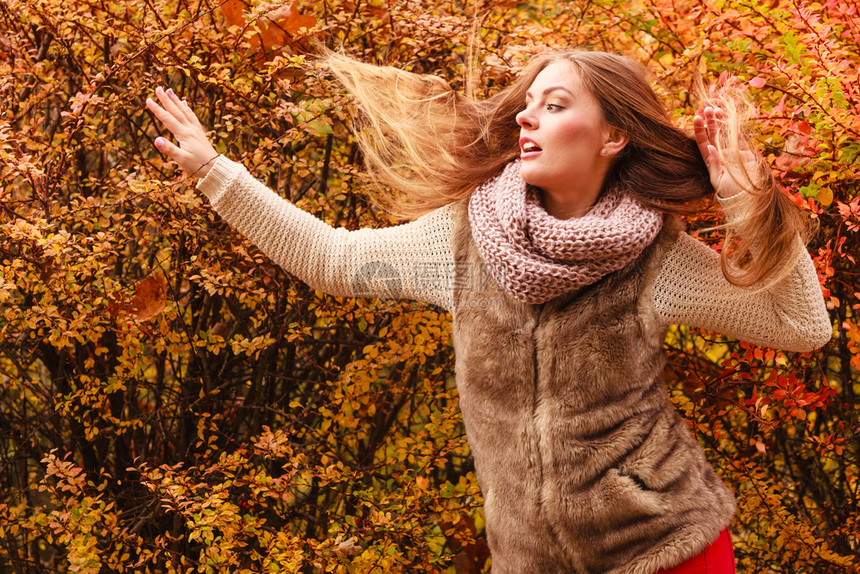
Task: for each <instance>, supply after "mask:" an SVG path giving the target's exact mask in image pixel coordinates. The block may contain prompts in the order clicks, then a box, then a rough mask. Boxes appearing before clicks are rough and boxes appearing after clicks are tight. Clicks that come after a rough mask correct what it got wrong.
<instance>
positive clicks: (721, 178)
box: [693, 106, 760, 197]
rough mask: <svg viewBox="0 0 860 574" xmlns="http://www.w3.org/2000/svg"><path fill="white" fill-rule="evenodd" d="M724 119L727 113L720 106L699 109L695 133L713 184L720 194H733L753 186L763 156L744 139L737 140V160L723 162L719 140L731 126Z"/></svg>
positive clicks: (694, 127)
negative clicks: (760, 156)
mask: <svg viewBox="0 0 860 574" xmlns="http://www.w3.org/2000/svg"><path fill="white" fill-rule="evenodd" d="M725 119H726V118H725V114H724V113H723V110H721V109H720V108H712V107H710V106H708V107H706V108H704V109H699V110H697V111H696V115H695V116H693V134H694V136H695V138H696V143H697V144H698V146H699V152H700V153H701V154H702V158H703V159H704V160H705V165H707V166H708V173H709V174H710V176H711V185H713V186H714V189H715V190H717V194H718V195H719V196H720V197H731V196H733V195H735V194H736V193H740V192H741V191H743V190H744V189H745V188H747V187H750V185H754V182H755V179H756V177H757V175H756V174H757V173H758V170H759V165H760V161H759V160H760V158H759V157H758V156H757V155H756V154H755V153H754V152H753V151H752V150H751V149H750V148H749V146H748V145H747V143H746V141H744V140H743V139H742V138H741V139H739V141H738V142H737V152H738V156H737V161H735V162H731V165H726V164H725V163H723V160H722V159H720V154H719V152H718V151H717V141H718V140H719V139H720V138H721V137H722V136H723V135H724V134H722V133H721V130H726V129H728V128H727V126H726V122H725ZM728 151H729V152H731V151H732V150H731V149H729V150H728Z"/></svg>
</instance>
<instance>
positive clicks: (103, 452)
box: [0, 0, 860, 573]
mask: <svg viewBox="0 0 860 574" xmlns="http://www.w3.org/2000/svg"><path fill="white" fill-rule="evenodd" d="M0 32H2V34H0V93H2V100H0V101H2V115H0V235H2V242H0V272H2V275H0V303H2V315H0V447H2V448H0V480H2V488H0V573H12V572H15V573H25V572H26V573H32V572H53V571H60V572H92V573H96V572H159V573H160V572H308V573H310V572H410V573H411V572H457V573H472V572H475V573H477V572H482V571H487V569H488V568H489V562H488V560H487V558H488V550H487V546H486V542H485V537H484V532H483V522H482V510H481V504H482V500H481V495H480V492H479V489H478V486H477V483H476V480H475V474H474V469H473V465H472V461H471V458H470V454H469V448H468V444H467V443H466V442H465V437H464V433H463V427H462V423H461V420H460V415H459V412H458V409H457V393H456V390H455V387H454V383H453V365H454V362H453V355H452V350H451V341H450V337H451V330H450V317H449V316H448V315H447V314H445V313H443V312H440V310H438V309H436V308H433V307H430V306H427V305H423V304H417V303H412V302H408V301H403V302H397V301H379V300H364V299H344V298H335V297H330V296H327V295H324V294H322V293H319V292H315V291H312V290H311V289H309V288H308V287H307V286H305V285H303V284H302V283H300V282H299V281H297V280H296V279H295V278H293V277H291V276H290V275H289V274H287V273H286V272H284V271H283V270H281V269H279V268H277V267H276V266H274V265H273V264H272V263H271V262H270V261H268V260H267V258H266V257H265V256H264V255H262V254H261V253H260V252H259V251H258V250H257V249H256V248H255V247H253V246H252V245H250V244H249V243H248V242H247V241H245V240H244V239H243V238H242V237H241V236H239V235H238V234H237V233H236V232H234V231H233V230H231V229H230V228H229V227H228V226H227V225H226V224H225V223H223V222H222V221H221V220H220V219H219V218H218V217H217V216H216V215H215V214H214V213H213V212H212V211H211V210H210V209H209V207H208V205H207V202H206V200H205V198H203V196H202V195H200V194H199V193H198V192H196V191H195V190H194V188H193V184H192V182H191V181H190V180H186V179H183V177H182V176H181V174H179V173H178V172H177V171H176V170H175V169H174V166H173V165H171V164H168V163H165V160H164V158H163V157H162V156H161V155H160V154H159V153H157V152H156V150H155V149H154V147H153V145H152V141H153V139H154V138H155V137H156V136H157V135H159V131H158V128H157V126H156V123H155V121H154V118H152V117H151V116H150V115H149V114H148V113H147V112H146V111H145V108H144V106H143V101H144V100H145V98H146V97H148V96H151V95H152V94H153V92H154V89H155V87H157V86H159V85H162V86H165V87H168V86H169V87H172V88H173V89H174V90H175V91H176V92H177V93H179V94H181V95H182V96H183V97H186V98H188V101H189V103H191V105H192V107H193V108H194V109H195V110H197V111H198V112H199V113H200V115H201V118H202V120H203V122H204V124H205V125H207V126H208V127H210V128H211V129H212V134H213V138H214V139H215V141H217V142H218V146H219V151H223V152H224V153H226V154H227V155H228V156H229V157H231V158H233V159H236V160H238V161H242V162H243V163H244V164H245V165H247V166H248V167H249V168H250V169H251V171H252V173H253V174H254V175H255V176H256V177H258V178H260V179H261V180H263V181H265V182H267V183H268V184H269V185H270V186H271V187H272V188H274V189H276V190H277V191H278V193H280V194H281V195H283V196H284V197H286V198H288V199H290V200H291V201H293V202H295V203H296V204H298V205H299V206H301V207H302V208H303V209H305V210H307V211H310V212H312V213H314V214H316V215H317V216H318V217H320V218H322V219H323V220H325V221H327V222H328V223H330V224H332V225H337V226H344V227H347V228H352V229H355V228H358V227H362V226H384V225H390V224H392V223H393V221H392V220H391V219H390V218H389V217H388V216H386V214H384V213H383V212H381V211H380V210H379V209H378V208H377V207H375V206H374V203H373V196H374V189H373V187H372V186H371V185H370V184H369V182H368V181H367V180H366V178H365V177H363V176H362V170H361V157H360V154H359V152H358V151H357V148H356V146H355V143H354V138H353V135H352V133H351V131H350V124H349V118H350V117H351V114H352V113H353V112H354V110H352V109H351V107H350V102H349V100H348V99H347V98H345V96H344V95H343V94H342V93H341V92H340V91H339V90H338V89H337V86H336V85H334V84H333V83H332V82H331V80H330V79H329V78H328V76H327V75H326V74H325V71H324V70H322V69H319V68H317V67H316V66H315V65H314V63H313V53H314V50H316V46H319V45H326V46H329V47H343V49H344V50H346V51H347V52H349V53H351V54H353V55H355V56H357V57H359V58H362V59H364V60H365V61H369V62H375V63H385V64H392V65H396V66H400V67H402V68H405V69H409V70H413V71H418V72H427V73H434V74H437V75H440V76H442V77H444V78H445V79H446V80H448V81H449V82H450V84H451V85H452V87H454V88H455V89H458V90H464V91H465V90H468V91H472V92H473V93H474V94H475V95H476V96H477V97H483V96H486V95H488V94H490V93H492V92H493V91H495V90H498V89H499V88H500V87H502V86H504V85H506V84H507V83H508V82H509V81H510V80H511V78H512V77H514V75H515V74H516V72H517V70H518V69H519V68H520V67H521V66H522V65H523V63H524V62H525V61H526V60H527V59H528V57H529V56H530V55H532V54H534V53H537V52H539V51H541V50H545V49H547V48H557V47H568V46H582V47H590V48H595V49H604V50H615V51H620V52H623V53H625V54H628V55H630V56H632V57H633V58H635V59H637V60H639V61H641V62H643V63H645V64H646V65H647V66H648V67H649V68H650V70H651V71H652V72H653V79H654V82H655V85H656V86H657V87H658V91H659V92H660V93H661V95H662V96H664V97H665V99H666V100H667V102H668V103H669V107H670V109H671V110H673V111H672V114H673V119H674V120H676V121H677V122H678V123H680V124H682V125H686V126H688V127H689V126H690V125H691V114H692V111H693V110H694V108H695V105H696V104H695V101H694V100H693V98H692V95H691V94H693V93H694V88H695V81H696V79H697V78H698V77H700V78H701V79H702V80H703V81H704V82H706V83H719V82H723V83H725V82H738V83H743V84H745V85H746V86H747V87H748V89H749V92H750V94H751V96H752V97H753V98H754V99H755V100H756V101H757V102H758V104H759V117H758V118H757V120H756V123H755V128H756V130H757V134H756V139H757V141H758V143H759V145H760V149H761V150H762V152H763V153H764V154H765V155H766V157H767V159H768V161H769V162H770V163H771V164H772V166H773V168H774V170H775V172H776V174H777V177H778V180H779V182H780V184H781V185H782V187H783V189H784V191H785V193H787V194H789V195H791V196H792V197H793V198H794V199H795V201H796V202H797V203H798V205H800V206H801V207H802V208H803V209H804V210H806V212H808V214H809V216H810V218H811V219H812V220H814V221H815V223H817V225H818V228H819V231H818V233H817V234H816V235H815V236H814V238H813V240H812V242H811V243H810V245H809V248H810V251H811V253H812V254H813V257H814V260H815V264H816V268H817V270H818V273H819V277H820V279H821V283H822V289H823V293H824V296H825V297H826V299H827V305H828V308H829V309H830V313H831V317H832V320H833V328H834V338H833V340H832V341H831V342H830V343H829V344H828V345H827V346H826V347H824V348H823V349H821V350H820V351H818V352H816V353H807V354H796V353H785V352H780V351H774V350H771V349H766V348H759V347H755V346H751V345H748V344H744V343H738V342H736V341H732V340H728V339H726V338H724V337H721V336H719V335H717V334H714V333H708V332H702V331H696V330H689V329H686V328H673V329H672V330H671V331H670V332H669V334H668V337H667V340H666V349H667V353H668V358H669V360H668V365H667V367H666V370H665V373H664V375H665V380H666V382H667V384H668V386H669V389H670V396H671V399H672V401H673V402H674V403H675V404H676V405H677V407H678V408H679V409H680V410H681V411H682V412H683V414H684V415H685V416H686V418H687V420H688V421H689V422H690V425H691V430H692V431H693V432H695V433H696V435H697V436H698V437H699V439H700V440H701V441H702V443H703V444H704V445H705V447H706V451H707V453H708V456H709V458H710V460H711V461H712V463H713V464H714V465H715V467H716V468H717V469H718V472H719V473H720V474H721V476H722V477H723V478H724V479H725V481H726V482H727V483H728V484H729V485H730V486H731V487H732V488H733V489H734V490H735V491H736V493H737V496H738V502H739V508H738V513H737V516H736V518H735V521H734V523H733V525H732V532H733V535H734V539H735V547H736V555H737V558H738V564H739V571H740V572H762V573H835V572H852V571H857V569H858V566H860V548H858V544H860V540H858V536H860V524H858V516H860V514H858V494H860V493H858V488H860V484H858V462H860V461H858V455H860V452H858V450H860V448H859V447H860V444H858V431H860V427H858V419H860V402H858V393H860V379H858V369H860V320H858V309H860V274H858V272H857V265H856V263H857V262H856V257H857V256H860V254H858V243H860V194H858V169H859V168H858V155H860V84H859V83H858V75H857V70H858V68H860V51H858V44H860V18H858V14H857V6H856V3H855V2H854V1H853V0H825V1H822V2H807V1H800V0H771V1H770V2H758V1H754V0H748V1H736V0H719V1H716V0H712V1H708V2H703V1H696V0H635V1H633V2H620V1H617V0H574V1H571V2H551V1H544V2H522V3H518V2H489V1H484V0H481V1H477V0H476V1H473V2H469V3H465V2H454V1H447V2H443V1H436V2H433V1H430V0H408V1H398V2H381V1H372V2H364V1H361V0H355V1H343V0H327V1H324V2H321V1H317V0H303V1H296V2H290V3H263V2H251V3H248V4H245V3H243V2H241V1H240V0H226V1H221V0H194V1H191V0H144V1H141V2H121V1H118V0H78V1H75V2H63V1H61V0H27V1H21V0H3V2H0ZM718 222H719V213H718V212H716V211H715V212H713V213H709V214H704V215H702V216H699V217H696V218H690V221H689V223H690V225H691V228H694V229H696V228H698V229H702V228H706V227H710V226H711V225H712V224H714V223H718ZM701 236H702V239H703V240H705V241H712V240H714V239H715V237H714V236H713V233H712V232H703V233H702V234H701Z"/></svg>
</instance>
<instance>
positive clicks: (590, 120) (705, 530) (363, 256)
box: [147, 51, 831, 574]
mask: <svg viewBox="0 0 860 574" xmlns="http://www.w3.org/2000/svg"><path fill="white" fill-rule="evenodd" d="M327 63H328V64H329V66H330V67H331V69H332V70H333V71H334V73H335V75H336V76H337V77H338V78H339V79H340V80H341V81H342V82H343V83H344V85H345V86H346V87H347V89H349V90H350V91H351V92H352V93H353V95H354V97H355V98H356V101H357V102H358V104H359V106H360V108H361V110H362V112H363V120H364V129H363V130H361V131H360V132H359V133H360V138H361V144H362V150H363V152H364V153H365V156H366V158H367V162H368V166H369V168H370V170H371V172H372V173H373V174H374V176H375V177H376V178H378V179H379V180H380V181H382V182H383V183H386V184H389V185H390V186H391V187H393V188H394V189H395V190H397V191H399V192H400V193H401V194H402V195H401V196H400V199H399V201H400V203H395V206H396V207H397V208H399V210H400V211H401V212H404V211H409V212H411V213H423V215H422V216H421V217H418V218H417V219H415V220H414V221H412V222H411V223H408V224H406V225H401V226H397V227H392V228H389V229H381V230H377V229H363V230H359V231H353V232H349V231H346V230H343V229H337V230H334V229H331V228H330V227H328V226H327V225H325V224H324V223H322V222H320V221H318V220H317V219H315V218H314V217H312V216H310V215H308V214H306V213H304V212H302V211H300V210H299V209H297V208H296V207H294V206H292V205H291V204H289V203H288V202H286V201H285V200H283V199H282V198H280V197H278V196H277V195H276V194H274V192H272V191H270V190H268V189H266V188H265V186H264V185H262V184H261V183H259V182H257V181H255V180H254V179H253V178H252V177H251V176H250V175H249V174H248V172H247V171H246V170H245V169H244V168H243V167H242V166H240V165H239V164H236V163H233V162H231V161H230V160H228V159H226V158H224V157H223V156H218V155H217V153H216V152H215V150H214V149H213V148H212V146H211V145H210V144H209V143H208V141H207V139H206V137H205V134H204V131H203V129H202V128H201V126H200V123H199V122H198V121H197V118H196V117H195V116H194V114H193V112H192V111H191V109H190V107H189V106H188V105H187V104H186V103H185V102H184V101H181V100H180V99H179V98H178V97H177V96H176V95H175V94H173V93H172V92H169V91H168V92H164V91H163V90H161V89H158V90H157V91H156V94H157V96H158V98H159V100H160V103H161V105H159V104H157V103H155V102H154V101H153V100H147V106H148V108H149V109H150V110H151V111H152V112H153V113H154V114H155V115H156V117H158V119H159V120H161V121H162V122H163V123H164V125H165V127H166V128H167V129H168V130H170V131H171V132H172V133H173V135H174V136H175V137H176V138H177V140H178V143H179V146H176V145H174V144H172V143H169V142H167V141H166V140H165V139H163V138H158V139H157V140H156V142H155V143H156V146H157V147H158V149H160V150H161V151H163V152H165V153H166V154H167V155H168V156H169V157H170V158H171V159H173V160H175V161H176V162H177V163H178V164H179V165H180V167H182V168H183V169H184V170H185V171H186V172H188V173H191V174H195V175H197V176H199V177H201V179H200V181H199V183H198V188H199V189H200V190H202V191H203V193H205V194H206V195H207V196H208V197H209V199H210V201H211V203H212V205H213V207H214V208H215V209H216V210H217V211H218V213H219V214H220V215H221V216H222V217H223V218H224V219H226V220H227V221H228V222H229V223H231V224H232V225H233V226H235V227H236V228H237V229H238V230H239V231H241V232H242V233H244V234H245V235H247V236H248V237H249V238H250V239H251V240H252V241H254V242H255V243H256V244H257V245H258V246H259V247H260V248H262V249H263V250H264V251H265V252H266V253H267V254H268V255H269V256H270V257H272V259H273V260H274V261H276V262H277V263H278V264H280V265H281V266H283V267H284V268H285V269H287V270H288V271H290V272H291V273H293V274H295V275H296V276H298V277H300V278H301V279H303V280H305V281H307V282H308V283H309V284H310V285H311V286H313V287H315V288H317V289H320V290H323V291H327V292H330V293H333V294H347V295H349V294H353V290H354V287H355V284H356V283H357V282H359V281H358V280H359V279H361V281H360V282H361V283H362V288H363V291H364V292H363V294H368V295H373V296H380V297H383V296H391V297H408V298H414V299H420V300H423V301H427V302H431V303H434V304H437V305H440V306H441V307H443V308H445V309H446V310H448V311H450V312H451V313H452V316H453V320H454V347H455V351H456V361H457V362H456V369H457V386H458V391H459V395H460V407H461V410H462V413H463V420H464V423H465V426H466V433H467V437H468V440H469V444H470V447H471V449H472V452H473V454H474V459H475V467H476V470H477V474H478V480H479V482H480V485H481V489H482V492H483V494H484V499H485V514H486V524H487V536H488V540H489V544H490V548H491V552H492V560H493V571H494V572H496V573H531V572H534V573H553V572H558V573H562V572H564V573H597V572H612V573H615V574H620V573H625V574H628V573H629V574H645V573H649V574H650V573H653V572H674V573H679V572H709V573H711V572H733V571H734V560H733V556H732V548H731V541H730V538H729V536H728V532H727V530H726V529H727V527H728V524H729V522H730V520H731V518H732V514H733V512H734V508H735V503H734V498H733V495H732V493H731V491H730V490H729V489H728V488H727V487H726V486H725V485H724V484H723V483H722V482H721V481H720V480H719V479H718V477H717V476H716V474H715V473H714V471H713V469H712V468H711V467H710V465H708V463H707V461H706V460H705V457H704V453H703V451H702V448H701V447H700V446H699V444H698V443H697V441H696V440H695V438H694V437H693V436H691V434H690V432H689V430H688V428H687V426H686V424H685V423H684V421H683V420H682V419H681V418H680V417H679V416H678V414H677V413H676V412H675V410H674V408H673V407H672V405H671V404H670V403H669V401H668V399H667V392H666V389H665V387H664V386H663V385H662V383H661V382H660V376H659V375H660V372H661V369H662V366H663V355H662V342H663V337H664V335H665V331H666V327H667V326H668V325H670V324H674V323H683V324H687V325H691V326H697V327H702V328H706V329H712V330H716V331H720V332H722V333H725V334H727V335H730V336H733V337H737V338H740V339H743V340H747V341H750V342H753V343H757V344H764V345H770V346H773V347H777V348H783V349H787V350H796V351H808V350H812V349H814V348H817V347H819V346H821V345H823V344H824V343H826V342H827V341H828V340H829V339H830V335H831V326H830V323H829V320H828V317H827V313H826V310H825V308H824V304H823V299H822V297H821V292H820V288H819V285H818V281H817V277H816V274H815V270H814V268H813V266H812V262H811V260H810V258H809V255H808V254H807V253H806V252H805V250H803V248H802V243H801V240H800V239H799V232H800V231H801V229H802V220H801V218H800V213H799V210H798V209H797V208H796V207H795V206H794V205H793V204H792V203H791V202H790V201H789V200H788V198H786V197H785V196H784V195H782V194H780V192H779V191H778V190H777V189H776V186H775V184H774V182H773V178H772V176H771V174H770V172H769V170H768V169H767V167H766V166H765V165H764V162H763V160H762V159H761V158H760V157H757V156H755V155H753V154H752V152H750V151H749V149H748V148H747V147H746V146H745V145H744V144H743V140H742V139H740V135H739V134H740V130H739V128H738V126H739V125H740V124H741V121H742V118H741V115H740V112H739V111H738V110H737V109H736V107H737V106H735V105H734V104H735V103H736V101H737V100H736V99H735V98H734V97H732V95H731V94H726V95H724V96H723V99H722V100H721V107H720V108H716V107H711V106H708V107H705V108H704V109H702V110H700V111H699V112H698V113H697V114H696V116H695V118H694V132H695V135H694V137H690V136H688V135H687V134H686V133H685V132H683V131H681V130H679V129H677V128H675V127H674V126H673V125H672V124H671V122H670V121H669V120H668V119H667V115H666V112H665V110H664V108H663V106H662V105H661V103H660V102H659V100H658V98H657V97H656V96H655V94H654V92H653V91H652V89H651V88H650V86H649V85H648V83H647V80H646V79H645V73H644V71H643V69H642V68H641V67H640V66H637V65H636V64H634V63H633V62H631V61H630V60H628V59H626V58H624V57H621V56H617V55H612V54H606V53H600V52H583V51H573V52H562V53H554V54H549V55H545V56H540V57H537V58H535V59H534V61H533V62H532V63H531V64H530V65H529V66H528V67H527V69H526V70H525V71H524V72H523V74H522V75H521V77H520V78H519V79H518V80H517V81H516V82H515V83H514V84H513V85H512V86H511V87H509V88H507V89H506V90H504V91H502V92H501V93H499V94H497V95H496V96H494V97H492V98H490V99H488V100H486V101H483V102H475V101H472V100H470V99H468V98H465V97H463V96H460V95H458V94H456V93H454V92H452V91H451V90H450V89H449V88H448V86H447V85H445V84H444V82H442V81H441V80H439V79H437V78H432V77H425V76H417V75H414V74H408V73H405V72H402V71H398V70H395V69H392V68H377V67H374V66H369V65H365V64H361V63H358V62H355V61H353V60H350V59H348V58H344V57H342V56H333V55H332V56H329V57H328V60H327ZM732 142H734V143H732ZM738 142H741V143H740V144H739V143H738ZM715 191H716V194H717V198H718V200H719V202H720V203H721V205H722V207H723V209H724V210H725V212H726V215H727V220H728V222H729V232H728V233H727V235H731V234H732V233H735V234H736V235H737V236H738V237H740V238H741V239H742V241H741V242H734V243H733V244H732V245H733V246H734V247H733V248H731V249H730V248H728V247H726V248H724V249H723V253H722V254H721V255H718V254H716V253H715V252H714V251H712V250H711V249H709V248H708V247H706V246H704V245H703V244H701V243H699V242H698V241H696V240H694V239H692V238H691V237H690V236H688V235H686V234H685V233H683V232H682V231H680V225H679V223H678V219H677V217H674V215H673V214H677V213H683V212H690V211H691V210H692V209H694V208H693V207H691V204H690V202H692V201H694V200H698V199H701V198H706V197H709V196H711V195H713V194H714V192H715ZM371 264H385V265H386V266H387V268H389V269H392V270H394V271H395V272H396V278H397V281H390V280H386V277H378V278H376V279H374V278H373V277H369V278H368V277H362V269H367V267H366V266H367V265H371ZM388 279H390V277H388Z"/></svg>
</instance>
